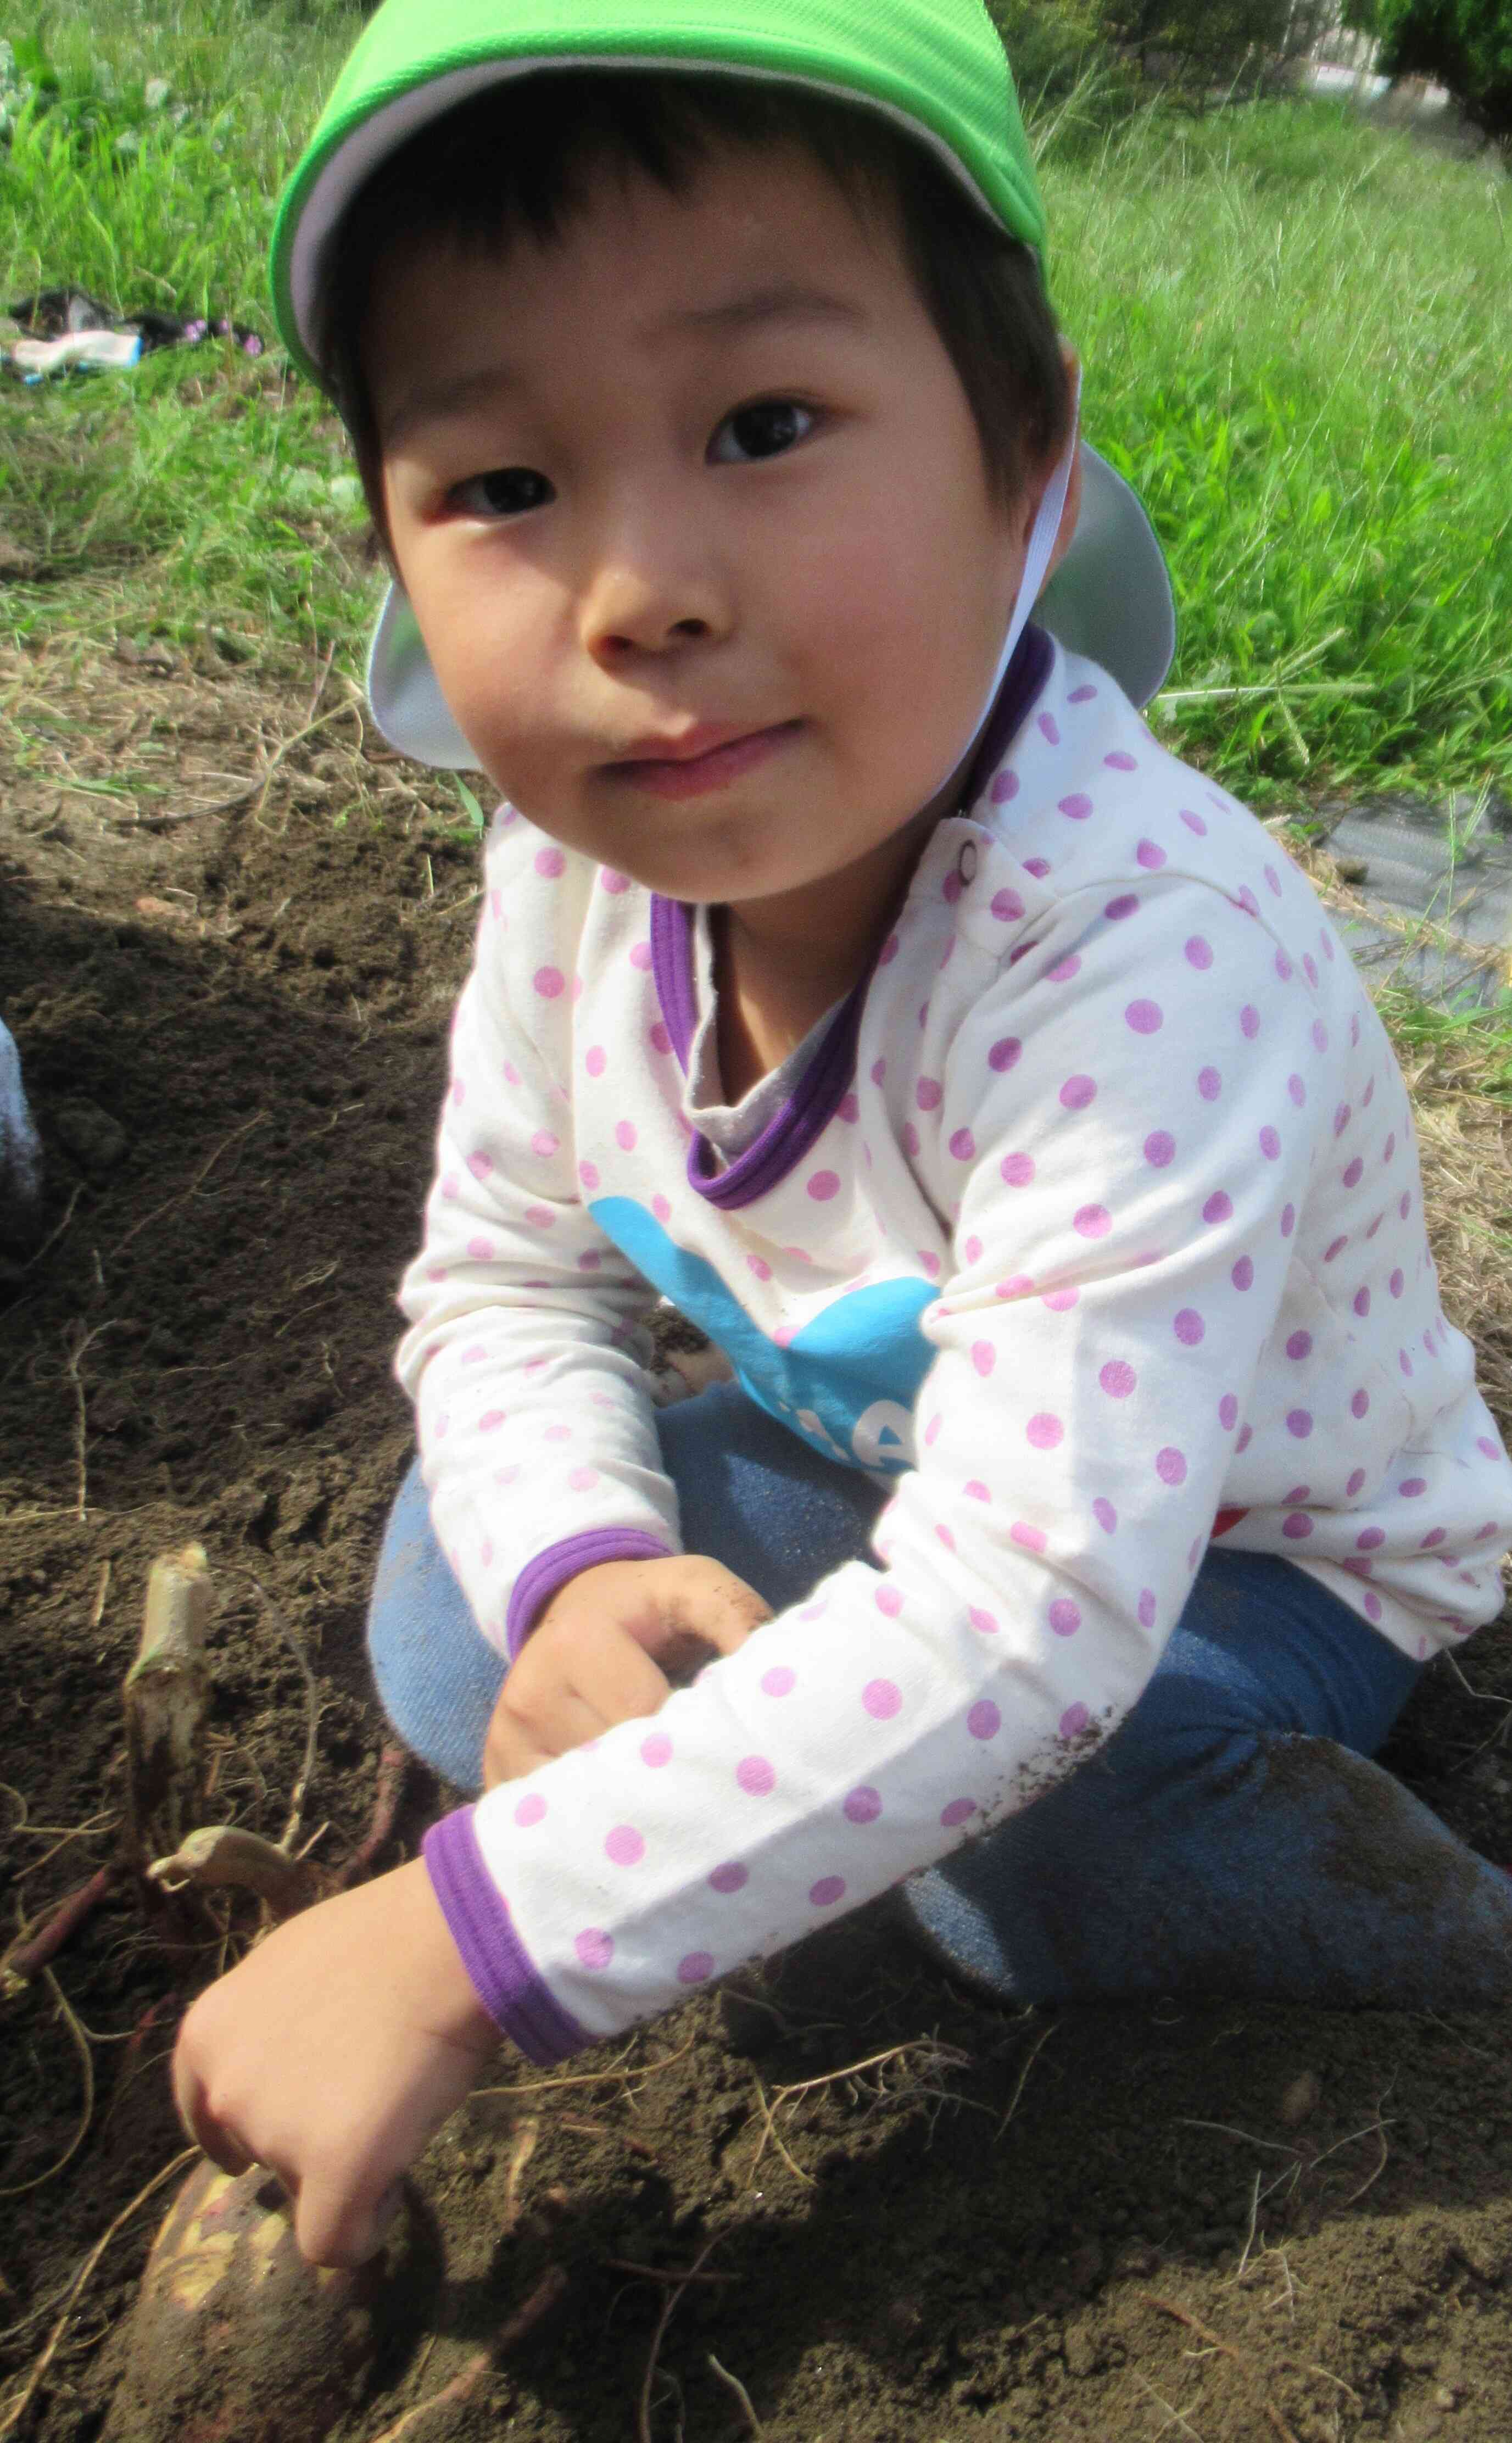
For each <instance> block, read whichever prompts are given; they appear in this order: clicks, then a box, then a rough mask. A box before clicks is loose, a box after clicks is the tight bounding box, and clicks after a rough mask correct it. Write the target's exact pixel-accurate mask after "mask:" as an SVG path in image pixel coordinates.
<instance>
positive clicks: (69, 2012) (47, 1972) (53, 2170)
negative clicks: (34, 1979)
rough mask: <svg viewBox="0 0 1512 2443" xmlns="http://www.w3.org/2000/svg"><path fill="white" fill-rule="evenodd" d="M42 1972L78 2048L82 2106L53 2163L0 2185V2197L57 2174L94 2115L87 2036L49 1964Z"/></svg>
mask: <svg viewBox="0 0 1512 2443" xmlns="http://www.w3.org/2000/svg"><path fill="white" fill-rule="evenodd" d="M42 1974H43V1977H44V1980H45V1981H46V1987H47V1991H48V1993H50V1994H51V1995H52V1998H53V2000H54V2002H55V2003H56V2004H57V2006H58V2011H59V2014H60V2016H61V2017H62V2019H63V2023H64V2026H65V2028H66V2029H67V2030H68V2033H69V2034H70V2036H72V2038H73V2041H74V2047H75V2049H76V2050H77V2052H78V2055H79V2060H80V2063H81V2066H82V2067H83V2081H84V2101H83V2111H82V2112H81V2113H80V2115H79V2126H78V2128H77V2129H76V2130H75V2131H74V2133H73V2136H72V2137H71V2138H70V2139H69V2140H68V2143H67V2145H66V2146H65V2148H64V2150H63V2153H62V2154H61V2155H60V2156H59V2158H58V2159H57V2161H56V2162H55V2163H49V2164H48V2166H47V2169H46V2171H45V2172H39V2173H38V2174H37V2176H36V2177H35V2179H31V2180H20V2181H18V2182H17V2184H16V2186H15V2187H14V2188H13V2189H0V2197H24V2196H26V2195H28V2194H29V2192H30V2191H31V2190H32V2189H42V2188H46V2184H47V2182H48V2181H49V2180H55V2179H56V2178H57V2177H58V2174H59V2173H60V2172H61V2171H63V2170H64V2169H65V2166H66V2165H68V2164H69V2163H71V2162H72V2161H73V2158H74V2157H75V2156H76V2155H77V2154H78V2152H79V2149H80V2147H81V2146H82V2145H83V2142H84V2139H85V2136H86V2134H87V2132H88V2128H89V2123H90V2122H91V2121H92V2120H93V2119H94V2117H95V2057H94V2054H93V2053H92V2052H91V2051H90V2049H89V2039H88V2037H87V2035H86V2034H85V2033H84V2030H83V2025H82V2023H81V2021H80V2019H79V2017H78V2015H77V2013H76V2012H75V2011H74V2010H73V2009H72V2008H71V2006H70V2004H69V2001H68V1997H67V1995H66V1994H65V1992H64V1990H63V1987H62V1986H61V1985H60V1984H59V1982H58V1979H57V1978H56V1976H55V1975H53V1973H52V1970H51V1969H50V1968H45V1969H44V1970H43V1972H42Z"/></svg>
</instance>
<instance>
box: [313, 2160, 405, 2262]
mask: <svg viewBox="0 0 1512 2443" xmlns="http://www.w3.org/2000/svg"><path fill="white" fill-rule="evenodd" d="M402 2196H403V2191H402V2189H401V2187H400V2184H399V2182H398V2181H397V2180H394V2181H391V2183H390V2184H389V2186H388V2187H387V2188H386V2189H384V2190H383V2191H381V2193H380V2194H379V2195H378V2196H377V2197H376V2198H375V2197H371V2196H369V2195H366V2194H365V2193H364V2192H363V2191H361V2190H359V2191H356V2192H354V2191H353V2190H352V2189H351V2188H350V2187H349V2186H348V2185H347V2184H346V2183H344V2182H343V2181H342V2180H341V2179H340V2178H339V2177H338V2178H334V2179H329V2178H323V2177H320V2176H319V2175H315V2176H312V2177H306V2178H305V2179H304V2180H302V2181H301V2182H300V2186H299V2194H298V2195H297V2196H296V2197H295V2199H294V2237H295V2239H296V2240H297V2242H298V2244H299V2251H300V2254H301V2255H302V2256H303V2257H304V2259H305V2260H306V2262H307V2263H308V2264H311V2265H330V2266H335V2267H338V2268H341V2269H343V2270H346V2271H351V2270H353V2269H354V2268H356V2267H357V2266H359V2265H365V2264H366V2263H367V2261H368V2259H369V2257H370V2256H376V2255H377V2254H378V2250H379V2249H380V2248H381V2247H382V2245H383V2242H384V2240H385V2239H386V2238H387V2237H388V2233H389V2227H390V2225H391V2224H392V2222H393V2220H394V2217H395V2215H396V2213H398V2210H399V2206H400V2203H401V2200H402Z"/></svg>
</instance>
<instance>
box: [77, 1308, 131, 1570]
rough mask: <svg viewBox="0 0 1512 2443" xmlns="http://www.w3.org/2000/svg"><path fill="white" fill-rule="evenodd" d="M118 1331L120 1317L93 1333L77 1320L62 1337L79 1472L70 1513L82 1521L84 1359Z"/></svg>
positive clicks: (85, 1426) (85, 1430) (86, 1423)
mask: <svg viewBox="0 0 1512 2443" xmlns="http://www.w3.org/2000/svg"><path fill="white" fill-rule="evenodd" d="M119 1330H120V1322H119V1318H118V1319H117V1320H116V1321H112V1322H110V1323H97V1324H96V1325H95V1327H94V1330H93V1331H92V1332H86V1331H85V1330H84V1327H83V1324H82V1323H76V1324H75V1325H74V1326H73V1327H72V1329H71V1330H70V1331H69V1332H67V1333H66V1334H65V1339H64V1347H65V1350H67V1352H68V1362H67V1366H66V1368H65V1371H66V1373H67V1377H68V1380H69V1382H70V1383H71V1384H72V1385H73V1399H74V1427H73V1447H74V1460H75V1462H76V1464H77V1467H78V1471H79V1482H78V1490H77V1492H76V1493H75V1495H74V1513H73V1515H74V1516H75V1517H76V1518H78V1519H80V1520H81V1521H82V1520H83V1518H84V1516H85V1515H86V1510H87V1504H88V1497H89V1412H88V1408H87V1406H86V1405H85V1401H84V1378H83V1360H84V1358H85V1356H86V1355H87V1354H88V1352H89V1350H91V1349H92V1348H93V1347H94V1345H95V1342H96V1341H97V1340H103V1338H104V1336H105V1334H106V1332H116V1331H119Z"/></svg>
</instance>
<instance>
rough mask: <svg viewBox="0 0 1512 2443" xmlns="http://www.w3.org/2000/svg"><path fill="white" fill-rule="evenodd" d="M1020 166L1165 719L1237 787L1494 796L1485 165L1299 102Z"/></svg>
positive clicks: (1492, 205)
mask: <svg viewBox="0 0 1512 2443" xmlns="http://www.w3.org/2000/svg"><path fill="white" fill-rule="evenodd" d="M1046 184H1047V188H1048V191H1049V202H1050V213H1051V229H1052V232H1053V246H1054V256H1053V277H1054V283H1055V288H1056V294H1057V300H1058V303H1059V305H1060V312H1061V315H1062V317H1063V319H1064V321H1065V322H1066V325H1067V327H1068V329H1069V330H1070V332H1071V334H1072V336H1073V337H1074V338H1075V339H1076V340H1078V342H1079V345H1080V346H1081V347H1082V349H1083V351H1084V354H1085V357H1086V361H1087V387H1086V413H1087V421H1088V429H1089V432H1090V434H1091V436H1092V437H1093V438H1094V439H1095V440H1096V441H1097V442H1098V443H1099V444H1100V445H1101V446H1102V447H1104V448H1105V449H1106V450H1107V452H1108V454H1109V455H1110V456H1111V457H1112V458H1113V459H1114V460H1115V462H1116V464H1117V465H1118V466H1119V467H1120V468H1122V469H1123V471H1124V472H1126V473H1127V474H1129V475H1130V476H1132V477H1133V479H1134V481H1135V482H1136V483H1137V485H1138V487H1139V489H1140V491H1141V493H1142V494H1143V497H1144V498H1145V500H1146V501H1147V503H1148V504H1149V506H1150V508H1151V511H1152V516H1153V518H1154V521H1155V524H1156V525H1157V527H1158V528H1159V530H1160V533H1161V537H1162V540H1163V542H1165V544H1166V548H1167V553H1168V556H1169V558H1170V560H1171V569H1172V572H1173V576H1174V579H1175V585H1176V592H1177V597H1178V603H1179V609H1180V616H1181V634H1182V641H1181V651H1180V657H1179V660H1178V663H1177V667H1176V670H1175V671H1174V673H1173V676H1172V681H1171V697H1170V700H1169V702H1168V703H1167V704H1166V707H1165V713H1166V719H1165V728H1166V734H1167V735H1172V734H1174V738H1175V740H1176V742H1177V743H1179V744H1180V746H1181V747H1182V749H1183V751H1186V752H1191V753H1194V754H1196V755H1197V756H1198V757H1200V759H1201V760H1202V761H1203V762H1205V763H1206V764H1207V765H1208V767H1209V768H1211V769H1213V770H1215V771H1217V772H1219V773H1220V774H1221V775H1222V777H1223V779H1224V780H1225V781H1226V782H1227V783H1228V784H1229V785H1230V786H1232V787H1234V788H1236V789H1237V790H1238V791H1239V792H1240V793H1241V794H1242V795H1245V796H1247V797H1248V798H1250V799H1252V800H1256V801H1262V802H1263V801H1264V800H1266V799H1272V798H1274V797H1276V796H1277V795H1278V794H1282V795H1288V796H1295V794H1296V793H1297V790H1298V788H1299V786H1300V785H1316V784H1318V783H1324V782H1326V783H1328V784H1329V785H1331V786H1340V785H1342V786H1348V787H1364V786H1366V785H1368V784H1370V783H1372V782H1379V781H1382V780H1383V779H1386V780H1389V781H1390V782H1391V784H1392V786H1395V787H1420V788H1423V789H1425V790H1431V791H1441V790H1443V789H1446V788H1448V787H1454V786H1458V787H1465V786H1472V787H1473V786H1479V785H1481V784H1482V783H1484V781H1487V780H1490V781H1493V782H1494V783H1495V784H1497V785H1498V786H1500V788H1501V789H1502V790H1503V792H1504V793H1505V794H1508V795H1512V642H1509V638H1512V487H1509V486H1508V483H1507V479H1506V383H1507V372H1508V366H1509V364H1512V244H1509V231H1508V213H1507V199H1508V197H1509V196H1512V190H1509V189H1508V187H1507V182H1506V180H1505V177H1504V175H1503V174H1502V173H1501V172H1500V171H1499V170H1498V169H1496V168H1494V167H1492V166H1489V165H1483V164H1478V163H1466V162H1459V161H1452V160H1447V159H1446V158H1445V157H1443V156H1440V155H1436V154H1433V155H1430V154H1429V153H1427V152H1425V151H1423V150H1421V149H1419V148H1417V147H1415V146H1414V145H1413V144H1412V143H1411V140H1410V139H1409V138H1406V137H1404V136H1399V135H1394V134H1392V135H1383V134H1381V133H1380V132H1378V131H1375V130H1372V129H1370V128H1368V127H1365V126H1362V125H1361V124H1360V123H1358V122H1357V121H1356V120H1355V119H1353V118H1352V117H1351V116H1350V114H1349V112H1348V110H1347V109H1346V108H1345V107H1344V106H1342V105H1339V104H1334V103H1328V102H1323V101H1308V102H1299V103H1278V102H1271V103H1266V104H1259V105H1254V106H1249V107H1245V108H1242V109H1237V110H1232V111H1225V112H1219V113H1217V114H1215V115H1214V116H1212V117H1211V118H1209V119H1207V120H1204V121H1202V122H1201V123H1196V122H1192V121H1190V120H1182V119H1172V118H1168V117H1165V116H1162V115H1154V116H1150V117H1147V118H1144V119H1140V120H1138V121H1136V122H1135V123H1134V124H1133V125H1132V126H1130V127H1128V128H1126V129H1125V130H1124V131H1122V132H1121V133H1120V135H1119V136H1118V137H1117V138H1116V139H1114V140H1113V141H1111V142H1110V143H1109V144H1108V145H1107V146H1106V147H1105V148H1104V149H1103V150H1102V151H1101V152H1100V153H1099V154H1098V155H1097V156H1096V157H1094V158H1091V159H1088V158H1086V157H1084V156H1083V157H1081V158H1072V159H1069V160H1066V161H1064V162H1058V161H1056V160H1055V159H1054V158H1052V159H1051V161H1050V162H1049V163H1048V164H1047V165H1046ZM1234 689H1256V690H1259V692H1256V693H1253V694H1235V693H1232V692H1226V691H1227V690H1234Z"/></svg>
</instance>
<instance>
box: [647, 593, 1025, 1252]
mask: <svg viewBox="0 0 1512 2443" xmlns="http://www.w3.org/2000/svg"><path fill="white" fill-rule="evenodd" d="M1054 658H1055V647H1054V645H1053V644H1052V643H1051V641H1050V638H1049V637H1048V636H1047V635H1046V634H1045V633H1044V631H1043V629H1042V628H1035V627H1032V626H1031V627H1028V628H1026V629H1025V630H1024V632H1023V637H1022V639H1021V641H1020V644H1019V649H1018V651H1017V652H1016V653H1015V654H1014V656H1013V659H1012V661H1011V662H1010V663H1009V664H1008V667H1007V670H1006V671H1005V674H1004V680H1003V685H1002V687H1001V688H1000V689H998V697H997V702H996V704H995V705H994V706H993V707H992V711H991V714H990V715H989V717H988V720H987V726H986V729H985V730H984V731H983V734H982V740H981V744H979V746H978V747H977V751H976V753H975V755H974V756H973V757H972V759H971V768H970V770H969V772H968V775H967V781H966V786H965V788H964V789H963V790H962V793H961V803H962V805H963V807H968V806H973V805H975V803H976V801H977V799H978V798H980V796H981V795H982V792H983V790H984V789H985V788H986V785H987V782H988V781H990V779H991V778H992V775H993V773H994V772H995V771H996V770H997V768H998V765H999V764H1000V763H1001V762H1002V761H1003V759H1004V757H1005V754H1006V753H1007V751H1008V748H1009V746H1010V745H1011V744H1012V743H1013V740H1014V739H1015V737H1016V736H1017V735H1018V732H1019V730H1020V729H1021V727H1022V726H1023V722H1024V719H1025V717H1026V715H1027V713H1028V711H1029V708H1030V707H1031V706H1032V705H1033V703H1034V701H1035V699H1036V697H1037V696H1038V695H1039V694H1040V691H1041V689H1042V688H1043V686H1044V683H1045V680H1046V679H1047V678H1048V677H1049V675H1050V667H1051V664H1052V662H1053V661H1054ZM651 964H652V973H653V975H654V976H655V983H656V993H657V997H658V999H659V1001H660V1002H661V1014H662V1018H663V1019H664V1020H665V1023H666V1027H667V1032H668V1034H669V1035H670V1036H671V1037H672V1043H673V1051H674V1052H675V1053H676V1055H677V1060H678V1065H679V1067H680V1068H681V1070H682V1073H683V1075H684V1076H686V1075H687V1074H688V1060H689V1056H690V1053H691V1049H692V1040H693V1035H694V1033H695V1031H696V1027H697V1021H698V1001H697V995H696V993H695V991H694V988H693V961H692V910H691V908H690V907H689V906H688V905H687V904H686V902H684V901H682V900H679V899H663V898H661V897H660V895H659V894H657V893H653V896H652V902H651ZM875 967H876V960H875V959H874V960H873V962H872V964H871V965H870V966H868V967H867V969H866V972H865V973H864V975H862V976H861V977H860V978H859V980H858V981H857V983H856V984H855V985H854V986H853V987H852V989H851V991H850V993H849V994H848V995H847V996H846V998H845V1000H844V1001H842V1002H841V1004H840V1006H839V1009H838V1010H837V1011H836V1013H835V1016H834V1019H832V1020H831V1023H830V1026H829V1029H828V1031H827V1033H826V1034H825V1037H824V1040H823V1042H822V1043H821V1045H820V1048H819V1050H818V1052H817V1053H816V1054H815V1056H814V1057H813V1059H812V1060H811V1061H810V1062H809V1065H808V1067H807V1068H806V1069H805V1070H804V1072H803V1075H802V1077H801V1078H800V1079H799V1082H798V1089H797V1092H796V1093H793V1094H791V1095H789V1096H788V1098H787V1100H786V1101H785V1102H784V1103H783V1104H782V1105H781V1107H780V1108H779V1109H778V1111H775V1112H774V1113H773V1115H772V1117H771V1119H770V1120H769V1121H768V1122H767V1124H766V1126H765V1129H763V1130H762V1132H761V1135H760V1136H759V1137H758V1138H757V1139H756V1142H755V1143H754V1145H750V1146H747V1148H746V1151H745V1152H744V1153H743V1154H741V1155H740V1156H739V1157H738V1158H737V1159H736V1160H735V1161H734V1162H732V1163H730V1164H729V1166H728V1168H726V1169H724V1170H721V1169H720V1168H719V1167H718V1165H717V1161H716V1158H715V1155H714V1150H713V1148H712V1147H711V1146H710V1143H709V1140H708V1138H707V1137H706V1136H704V1135H703V1134H702V1133H700V1134H699V1135H697V1136H695V1137H694V1139H693V1141H692V1143H691V1146H690V1147H689V1148H688V1184H689V1185H690V1186H691V1187H693V1188H696V1190H697V1191H698V1194H699V1195H700V1196H702V1197H703V1198H704V1199H705V1200H706V1202H707V1203H710V1204H717V1205H720V1206H725V1207H730V1206H735V1205H741V1204H751V1203H755V1201H756V1199H757V1197H759V1196H765V1195H766V1194H767V1192H768V1190H769V1189H771V1188H773V1187H775V1186H776V1185H778V1183H779V1182H780V1181H781V1180H783V1179H784V1178H785V1177H786V1175H787V1173H788V1172H789V1171H790V1170H791V1169H792V1168H793V1166H794V1165H795V1164H797V1163H800V1162H802V1159H803V1156H804V1155H805V1154H806V1153H807V1151H808V1150H809V1148H810V1147H811V1146H812V1145H814V1144H815V1143H816V1142H817V1140H818V1139H819V1138H820V1137H821V1135H822V1134H823V1131H824V1130H825V1129H827V1128H828V1126H829V1124H830V1122H831V1120H832V1119H833V1118H834V1116H835V1113H836V1111H838V1109H839V1103H840V1100H841V1097H842V1096H843V1094H844V1093H845V1091H846V1089H847V1087H848V1086H849V1085H850V1082H851V1079H852V1078H853V1077H854V1075H855V1074H856V1044H857V1037H858V1036H859V1034H860V1031H861V1014H862V1012H863V1010H864V1009H865V1006H866V996H867V993H868V991H869V990H870V988H871V983H872V976H873V972H874V970H875Z"/></svg>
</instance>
